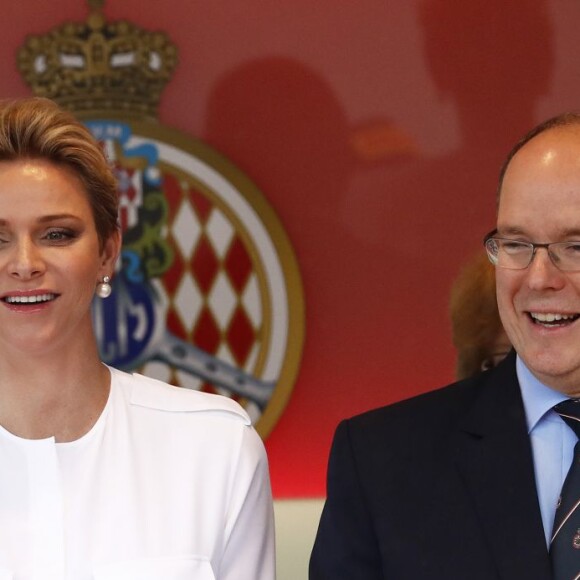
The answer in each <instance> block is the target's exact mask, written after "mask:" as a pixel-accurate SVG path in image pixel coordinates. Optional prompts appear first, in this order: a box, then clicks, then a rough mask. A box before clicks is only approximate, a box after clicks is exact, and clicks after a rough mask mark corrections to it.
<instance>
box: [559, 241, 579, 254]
mask: <svg viewBox="0 0 580 580" xmlns="http://www.w3.org/2000/svg"><path fill="white" fill-rule="evenodd" d="M562 249H563V250H564V252H566V254H574V255H576V254H578V255H580V242H568V243H566V244H563V245H562Z"/></svg>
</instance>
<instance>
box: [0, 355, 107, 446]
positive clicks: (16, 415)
mask: <svg viewBox="0 0 580 580" xmlns="http://www.w3.org/2000/svg"><path fill="white" fill-rule="evenodd" d="M109 389H110V372H109V370H108V369H107V367H106V366H104V365H103V364H102V363H101V361H100V360H99V357H98V353H97V351H96V346H95V348H94V350H93V352H85V353H84V354H83V355H82V356H78V354H75V355H71V354H70V353H69V356H67V355H66V353H63V355H61V356H54V355H53V356H49V355H46V356H38V357H36V356H33V357H31V356H30V354H29V355H28V357H17V356H13V357H10V359H9V360H8V359H7V357H3V356H0V425H2V426H3V427H4V428H5V429H7V430H8V431H10V432H11V433H13V434H14V435H17V436H19V437H22V438H26V439H44V438H47V437H55V438H56V440H57V441H58V442H65V441H74V440H76V439H78V438H80V437H82V435H84V434H85V433H87V432H88V431H89V430H90V429H91V427H92V426H93V425H94V424H95V422H96V420H97V419H98V418H99V416H100V414H101V413H102V411H103V408H104V406H105V404H106V402H107V398H108V396H109Z"/></svg>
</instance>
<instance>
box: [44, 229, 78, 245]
mask: <svg viewBox="0 0 580 580" xmlns="http://www.w3.org/2000/svg"><path fill="white" fill-rule="evenodd" d="M73 237H74V233H73V232H71V231H68V230H50V231H48V232H47V233H46V234H45V235H44V239H45V240H47V241H49V242H66V241H68V240H70V239H71V238H73Z"/></svg>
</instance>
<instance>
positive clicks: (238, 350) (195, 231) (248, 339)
mask: <svg viewBox="0 0 580 580" xmlns="http://www.w3.org/2000/svg"><path fill="white" fill-rule="evenodd" d="M163 190H164V194H165V196H166V199H167V200H168V202H169V218H168V228H167V241H168V243H169V244H170V245H171V246H172V248H173V250H174V259H173V263H172V265H171V267H170V268H169V270H168V271H167V272H166V273H165V275H164V276H163V277H162V280H161V281H162V284H163V287H164V289H165V292H166V301H167V304H168V312H167V328H168V330H169V331H170V332H171V333H173V334H174V335H176V336H178V337H180V338H183V339H185V340H188V341H190V342H192V343H193V344H195V345H196V346H197V347H198V348H201V349H203V350H205V351H206V352H208V353H210V354H212V355H215V356H217V357H218V358H220V359H222V360H224V361H226V362H229V363H231V364H233V365H235V366H238V367H240V368H243V369H244V370H246V371H247V372H249V373H254V371H255V365H256V361H257V359H258V357H259V354H260V348H261V346H262V345H263V344H265V341H264V340H263V338H264V337H263V336H262V331H263V330H262V328H263V327H262V322H263V308H262V300H263V297H262V296H261V292H260V287H259V284H258V276H257V274H256V271H255V270H256V265H255V264H254V262H253V260H252V258H251V255H252V252H251V248H248V247H247V242H246V241H245V240H246V239H249V236H242V235H241V232H239V231H237V230H236V228H235V226H234V225H233V224H232V222H231V221H230V220H229V218H228V217H227V215H226V214H225V213H224V212H223V211H222V210H221V209H220V208H219V207H218V206H217V205H216V204H214V203H213V202H212V201H211V200H210V199H209V198H208V196H207V195H205V194H203V193H202V192H200V191H199V190H198V189H197V188H196V187H195V186H194V185H193V184H191V183H188V182H179V181H178V180H177V178H176V177H175V176H173V175H169V174H165V175H164V176H163ZM143 372H145V373H146V374H148V375H150V376H156V377H158V378H161V379H163V380H169V381H171V382H173V383H175V384H178V385H181V386H185V387H189V388H204V389H206V390H207V389H208V388H209V386H208V385H202V384H201V381H200V380H199V379H197V378H196V377H192V376H190V375H187V373H185V372H183V371H179V370H176V369H172V368H170V367H168V366H167V365H164V364H163V363H159V362H150V363H148V364H147V365H146V366H145V368H144V369H143Z"/></svg>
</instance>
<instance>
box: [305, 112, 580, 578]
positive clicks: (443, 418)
mask: <svg viewBox="0 0 580 580" xmlns="http://www.w3.org/2000/svg"><path fill="white" fill-rule="evenodd" d="M484 245H485V250H486V251H487V254H488V256H489V259H490V260H491V262H492V263H493V264H494V265H495V266H496V287H497V299H498V307H499V312H500V316H501V319H502V323H503V326H504V328H505V331H506V333H507V335H508V337H509V339H510V341H511V343H512V344H513V346H514V349H515V352H512V353H511V354H510V355H509V356H508V357H507V358H506V359H505V360H504V361H503V362H501V363H500V364H499V365H498V366H497V367H496V368H494V369H492V370H490V371H488V372H485V373H482V374H480V375H478V376H477V377H474V378H470V379H467V380H465V381H462V382H459V383H456V384H454V385H451V386H449V387H447V388H444V389H441V390H438V391H435V392H432V393H428V394H425V395H421V396H419V397H415V398H413V399H410V400H408V401H404V402H401V403H397V404H395V405H392V406H389V407H385V408H383V409H378V410H375V411H371V412H369V413H366V414H364V415H360V416H358V417H355V418H353V419H349V420H347V421H343V422H342V423H341V424H340V425H339V427H338V429H337V432H336V435H335V440H334V443H333V448H332V451H331V456H330V462H329V473H328V498H327V502H326V505H325V508H324V511H323V515H322V518H321V522H320V527H319V530H318V535H317V539H316V543H315V546H314V550H313V554H312V558H311V562H310V579H311V580H341V579H349V580H350V579H353V580H354V579H360V580H379V579H381V580H403V579H406V580H422V579H429V580H439V579H440V580H467V579H469V580H493V579H497V580H500V579H509V580H524V579H525V580H564V579H566V580H573V579H576V580H577V579H578V578H580V507H578V506H579V504H580V469H577V466H578V467H580V445H579V446H578V447H579V449H578V452H579V454H578V458H577V459H574V461H573V456H574V447H575V445H576V442H577V441H578V435H576V432H580V429H578V428H577V425H578V424H580V413H576V411H575V409H574V407H575V405H576V401H575V400H576V399H577V398H579V397H580V320H579V318H580V115H577V114H565V115H561V116H559V117H557V118H554V119H551V120H549V121H547V122H545V123H542V124H541V125H539V126H538V127H536V128H535V129H533V130H532V131H531V132H530V133H529V134H528V135H526V136H525V137H524V138H523V139H522V140H521V141H520V142H519V143H518V144H517V145H516V146H515V147H514V148H513V149H512V151H511V152H510V154H509V156H508V158H507V160H506V162H505V164H504V166H503V168H502V170H501V173H500V181H499V188H498V211H497V225H496V229H494V230H493V232H491V233H490V234H488V235H487V236H486V237H485V240H484ZM578 407H580V403H579V404H578ZM570 409H572V410H570ZM571 466H572V467H571ZM567 474H568V475H567ZM574 478H576V479H574ZM565 480H566V484H565V485H564V482H565ZM577 507H578V509H576V508H577Z"/></svg>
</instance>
